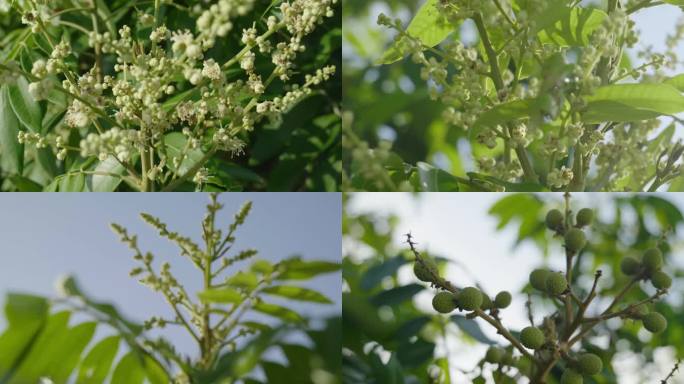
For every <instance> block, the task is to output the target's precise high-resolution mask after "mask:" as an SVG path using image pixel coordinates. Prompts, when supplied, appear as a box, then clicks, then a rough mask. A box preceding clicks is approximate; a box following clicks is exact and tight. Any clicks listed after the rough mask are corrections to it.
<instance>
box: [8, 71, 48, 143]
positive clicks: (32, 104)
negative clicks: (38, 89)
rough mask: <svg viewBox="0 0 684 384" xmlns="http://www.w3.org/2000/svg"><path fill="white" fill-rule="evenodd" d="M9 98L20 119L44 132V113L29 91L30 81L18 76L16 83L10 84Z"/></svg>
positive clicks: (26, 124)
mask: <svg viewBox="0 0 684 384" xmlns="http://www.w3.org/2000/svg"><path fill="white" fill-rule="evenodd" d="M8 89H9V99H10V103H11V105H12V109H13V110H14V113H15V114H16V116H17V118H18V119H19V121H20V122H21V123H22V124H24V126H26V127H27V128H28V129H30V130H31V131H33V132H38V133H43V132H42V129H41V126H42V121H43V113H42V111H41V109H40V105H39V104H38V102H37V101H36V100H34V99H33V96H31V94H30V93H29V91H28V81H27V80H26V79H25V78H23V77H19V78H17V83H16V84H15V85H9V86H8Z"/></svg>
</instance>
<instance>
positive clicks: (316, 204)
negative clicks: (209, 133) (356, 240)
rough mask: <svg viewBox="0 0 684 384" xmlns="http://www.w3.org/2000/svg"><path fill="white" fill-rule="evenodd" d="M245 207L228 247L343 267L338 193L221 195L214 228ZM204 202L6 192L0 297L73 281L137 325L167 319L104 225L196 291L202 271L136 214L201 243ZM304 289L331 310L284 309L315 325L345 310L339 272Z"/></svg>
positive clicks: (180, 337)
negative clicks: (135, 238)
mask: <svg viewBox="0 0 684 384" xmlns="http://www.w3.org/2000/svg"><path fill="white" fill-rule="evenodd" d="M247 200H251V201H253V204H254V205H253V208H252V213H251V215H250V216H249V218H248V219H247V222H246V223H245V224H244V225H243V226H242V227H241V228H240V229H239V230H238V231H237V234H236V237H237V241H236V244H235V247H234V249H236V250H240V249H245V248H255V249H257V250H259V256H258V257H261V258H264V259H268V260H272V261H277V260H280V259H282V258H284V257H287V256H290V255H294V254H300V255H302V257H303V258H305V259H323V260H330V261H338V262H339V260H340V258H341V245H340V244H341V219H340V215H341V197H340V194H337V193H229V194H223V195H221V196H220V197H219V201H220V202H222V203H223V204H224V205H225V208H224V210H223V211H222V213H221V214H219V216H218V219H217V225H219V226H221V227H223V228H225V227H227V226H228V225H229V224H230V223H231V222H232V218H233V215H234V213H235V212H236V211H237V210H238V209H239V208H240V206H242V204H243V203H244V202H245V201H247ZM207 202H208V196H207V195H205V194H202V193H172V194H161V193H159V194H133V193H129V194H127V193H117V194H103V193H100V194H82V193H81V194H78V193H75V194H60V193H52V194H26V193H24V194H20V193H17V194H3V195H2V196H0V212H2V214H1V215H0V239H1V240H2V241H0V261H1V262H2V268H1V269H0V293H5V292H7V291H22V292H33V293H37V294H42V295H53V294H55V289H54V285H55V282H56V281H57V280H58V279H59V277H60V276H62V275H64V274H73V275H75V276H76V277H77V278H78V280H79V281H80V283H81V286H82V287H83V289H84V291H86V292H87V293H88V294H90V295H92V296H94V297H96V298H98V299H101V300H106V301H112V302H114V303H115V304H117V305H118V306H119V307H120V308H121V309H122V310H123V312H124V313H125V314H127V315H128V316H130V317H132V318H134V319H137V320H143V319H146V318H147V317H149V316H150V315H153V314H156V315H159V314H162V315H168V314H169V313H170V310H169V309H168V308H167V306H166V304H165V303H164V302H163V300H162V299H161V298H160V297H159V296H158V295H157V294H155V293H152V292H151V291H149V290H148V289H147V288H146V287H144V286H142V285H140V284H138V283H137V282H136V281H135V280H133V279H131V278H130V277H129V276H128V272H129V271H130V269H131V268H132V267H134V266H135V264H134V261H133V259H132V257H131V256H132V255H131V253H130V251H129V249H128V248H127V247H126V246H124V245H123V244H121V243H120V242H119V241H118V239H117V236H116V235H115V234H114V233H113V232H112V231H111V230H110V228H109V223H111V222H116V223H119V224H121V225H123V226H124V227H127V228H128V229H129V232H130V233H135V234H138V235H139V244H140V247H141V249H142V250H143V251H146V250H149V251H152V252H153V253H154V254H155V255H157V258H158V260H157V261H158V262H160V261H161V260H168V261H169V262H171V265H172V271H173V272H174V273H175V274H176V276H177V277H178V279H179V280H180V281H190V282H194V284H187V285H186V286H187V287H188V288H190V289H194V288H199V284H201V275H200V274H199V271H197V270H196V269H195V268H194V267H193V266H192V265H191V264H190V263H189V262H188V261H187V260H186V259H184V258H182V257H180V256H179V255H178V253H177V251H176V247H175V246H174V245H173V244H171V243H169V242H168V241H166V240H164V239H160V238H159V237H158V236H157V233H156V231H155V230H154V229H152V228H151V227H150V226H148V225H147V224H146V223H144V222H143V221H142V220H140V218H139V213H140V212H148V213H150V214H152V215H154V216H157V217H159V218H160V219H161V220H162V221H164V222H166V223H168V224H169V227H170V228H171V229H173V230H176V231H178V232H180V233H182V234H186V235H190V236H192V237H193V238H195V239H196V240H197V241H199V240H200V239H201V238H200V221H201V220H202V217H203V216H204V212H205V210H204V207H205V206H206V203H207ZM242 265H244V264H239V265H238V267H240V266H242ZM304 285H306V286H308V287H310V288H314V289H316V290H318V291H320V292H322V293H323V294H325V295H326V296H327V297H329V298H330V299H332V300H334V302H335V304H334V305H329V306H321V305H307V304H300V303H296V304H292V305H290V304H288V306H290V307H291V308H292V309H294V310H297V311H298V312H300V313H302V314H305V315H309V316H314V317H324V316H328V315H332V314H336V313H339V312H340V311H341V302H340V297H341V294H340V292H341V276H340V274H339V273H332V274H327V275H323V276H320V277H317V278H315V279H314V280H311V281H309V282H307V283H305V284H304ZM3 296H4V295H3ZM3 299H4V297H3V298H0V301H2V300H3ZM275 301H276V302H277V300H275ZM169 317H170V316H169ZM0 325H1V323H0ZM0 328H1V327H0ZM164 334H166V335H168V336H170V337H171V338H172V340H173V341H174V342H175V343H177V345H179V346H180V349H181V350H183V351H186V352H192V351H194V348H193V345H192V343H191V339H190V338H189V337H187V336H186V335H185V334H184V333H182V332H176V331H171V330H169V331H168V332H167V331H165V333H164Z"/></svg>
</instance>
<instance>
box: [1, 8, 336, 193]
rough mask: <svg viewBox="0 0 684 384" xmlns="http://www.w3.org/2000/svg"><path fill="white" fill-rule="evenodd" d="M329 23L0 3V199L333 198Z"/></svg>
mask: <svg viewBox="0 0 684 384" xmlns="http://www.w3.org/2000/svg"><path fill="white" fill-rule="evenodd" d="M219 3H221V4H223V5H221V6H220V7H219ZM281 5H290V8H289V10H290V15H286V14H285V13H284V12H283V11H282V10H281ZM320 7H323V8H322V9H323V11H320V12H319V11H316V12H312V13H310V14H309V16H311V15H315V18H316V19H317V20H315V21H318V22H315V23H313V25H312V26H311V27H310V28H306V30H304V29H302V28H303V27H304V26H303V25H301V24H302V20H303V19H304V18H303V17H302V15H301V14H302V13H303V12H304V11H305V9H307V12H310V10H311V9H313V8H316V9H318V8H320ZM238 8H239V10H238ZM340 13H341V2H339V1H337V2H332V1H329V0H322V1H313V2H312V1H301V0H276V1H271V0H247V1H243V2H240V6H239V7H238V6H237V5H235V6H231V5H227V3H224V2H219V1H218V0H212V1H198V0H188V1H180V2H168V1H146V2H141V1H134V0H116V1H102V0H95V1H87V2H79V1H75V0H50V1H47V0H32V1H23V0H22V1H7V2H3V4H2V6H1V7H0V36H1V37H2V39H1V40H0V58H1V59H2V60H1V61H2V64H0V86H1V87H0V111H1V112H0V190H2V191H20V192H27V191H60V192H90V191H92V192H111V191H160V190H161V191H210V192H211V191H242V190H253V191H254V190H256V191H298V190H306V191H339V190H340V188H341V187H340V175H341V168H342V159H341V147H342V132H341V119H340V114H339V112H338V110H339V105H340V103H341V87H342V85H341V78H340V76H337V75H336V73H340V72H341V44H342V24H341V18H340V17H339V16H338V15H339V14H340ZM22 19H23V20H24V22H22ZM269 20H270V21H269ZM295 20H300V22H299V24H300V25H298V26H295V25H293V24H294V23H296V22H295ZM251 28H254V32H255V36H254V38H252V39H250V38H243V31H244V30H250V29H251ZM155 34H156V38H153V36H154V35H155ZM183 36H184V37H183ZM188 36H189V37H188ZM257 37H258V38H259V39H258V40H259V42H257V40H256V38H257ZM290 39H292V41H296V42H297V43H296V44H293V45H292V46H290V48H293V49H294V51H290V50H289V48H288V49H287V50H288V52H284V51H283V49H285V46H286V45H287V43H288V42H289V41H290ZM181 40H182V41H181ZM177 41H181V42H179V43H178V44H176V43H177ZM265 44H267V45H268V46H267V45H265ZM279 44H283V45H280V46H279ZM298 44H301V49H299V48H298V47H297V45H298ZM186 49H187V50H188V51H190V52H185V50H186ZM181 51H182V52H181ZM250 54H254V60H252V64H251V65H248V64H249V63H248V62H244V63H243V59H245V57H247V58H249V55H250ZM275 56H279V58H273V57H275ZM247 61H249V60H247ZM214 64H215V65H216V67H213V65H214ZM285 67H287V68H285ZM124 68H125V69H124ZM212 68H214V69H215V70H214V72H212V71H211V69H212ZM255 82H257V83H258V84H259V86H256V87H253V88H251V90H250V86H249V85H248V84H255V85H256V83H255ZM262 88H263V89H262ZM124 104H125V105H124ZM271 107H272V108H271ZM183 116H185V117H188V116H190V118H184V117H183ZM95 147H97V148H95Z"/></svg>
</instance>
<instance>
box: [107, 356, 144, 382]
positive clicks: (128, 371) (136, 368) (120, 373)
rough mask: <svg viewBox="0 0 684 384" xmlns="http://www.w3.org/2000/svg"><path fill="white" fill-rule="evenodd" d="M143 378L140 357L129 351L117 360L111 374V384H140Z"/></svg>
mask: <svg viewBox="0 0 684 384" xmlns="http://www.w3.org/2000/svg"><path fill="white" fill-rule="evenodd" d="M145 376H146V375H145V369H144V367H143V366H142V363H141V361H140V356H139V355H138V353H136V352H134V351H131V352H128V353H127V354H126V355H125V356H124V357H122V358H121V360H119V363H118V364H117V365H116V368H115V369H114V373H113V374H112V381H111V384H142V383H143V382H144V381H145Z"/></svg>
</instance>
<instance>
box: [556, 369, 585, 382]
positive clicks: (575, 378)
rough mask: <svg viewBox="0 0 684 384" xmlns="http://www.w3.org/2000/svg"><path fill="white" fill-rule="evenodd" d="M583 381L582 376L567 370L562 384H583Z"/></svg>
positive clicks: (562, 378) (562, 377)
mask: <svg viewBox="0 0 684 384" xmlns="http://www.w3.org/2000/svg"><path fill="white" fill-rule="evenodd" d="M583 381H584V379H583V378H582V375H580V374H579V373H577V372H575V371H573V370H572V369H566V370H565V371H564V372H563V375H562V376H561V380H560V382H561V384H582V382H583Z"/></svg>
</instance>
